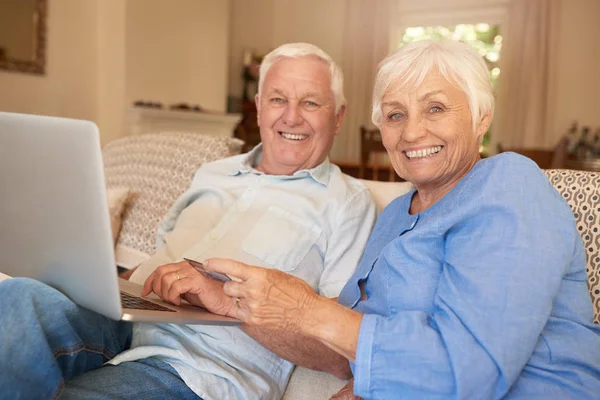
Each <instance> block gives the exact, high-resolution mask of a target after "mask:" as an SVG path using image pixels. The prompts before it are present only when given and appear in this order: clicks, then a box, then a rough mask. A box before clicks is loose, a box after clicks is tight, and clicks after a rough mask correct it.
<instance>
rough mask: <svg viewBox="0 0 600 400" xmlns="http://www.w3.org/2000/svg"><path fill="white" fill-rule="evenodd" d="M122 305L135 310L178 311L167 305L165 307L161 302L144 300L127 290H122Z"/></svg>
mask: <svg viewBox="0 0 600 400" xmlns="http://www.w3.org/2000/svg"><path fill="white" fill-rule="evenodd" d="M121 305H122V306H123V308H132V309H134V310H151V311H169V312H177V311H174V310H171V309H169V308H167V307H163V306H161V305H160V304H156V303H153V302H151V301H148V300H144V299H142V298H141V297H136V296H132V295H130V294H129V293H125V292H121Z"/></svg>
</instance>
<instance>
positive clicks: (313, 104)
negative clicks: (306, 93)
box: [304, 100, 319, 107]
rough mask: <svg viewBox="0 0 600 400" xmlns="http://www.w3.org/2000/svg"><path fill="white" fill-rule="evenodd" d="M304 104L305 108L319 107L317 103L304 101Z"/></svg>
mask: <svg viewBox="0 0 600 400" xmlns="http://www.w3.org/2000/svg"><path fill="white" fill-rule="evenodd" d="M304 104H305V105H306V106H307V107H318V106H319V105H318V104H317V103H315V102H314V101H310V100H307V101H305V102H304Z"/></svg>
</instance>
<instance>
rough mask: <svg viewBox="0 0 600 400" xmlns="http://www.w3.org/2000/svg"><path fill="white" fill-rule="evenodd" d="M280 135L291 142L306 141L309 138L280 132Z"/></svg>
mask: <svg viewBox="0 0 600 400" xmlns="http://www.w3.org/2000/svg"><path fill="white" fill-rule="evenodd" d="M279 134H280V135H281V136H283V137H284V138H286V139H290V140H304V139H306V138H307V137H308V135H294V134H293V133H285V132H279Z"/></svg>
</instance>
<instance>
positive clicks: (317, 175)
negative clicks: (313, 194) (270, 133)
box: [230, 143, 331, 186]
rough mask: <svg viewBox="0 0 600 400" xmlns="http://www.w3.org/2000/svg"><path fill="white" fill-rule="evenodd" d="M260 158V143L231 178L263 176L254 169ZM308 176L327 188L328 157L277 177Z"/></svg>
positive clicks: (329, 175) (297, 177) (328, 177)
mask: <svg viewBox="0 0 600 400" xmlns="http://www.w3.org/2000/svg"><path fill="white" fill-rule="evenodd" d="M261 158H262V143H259V144H258V145H257V146H256V147H254V148H253V149H252V150H250V152H248V154H246V156H245V157H243V158H242V159H241V162H240V164H239V165H238V166H237V167H236V169H235V170H234V171H232V172H231V173H230V175H231V176H236V175H245V174H250V173H255V174H259V175H262V174H264V173H263V172H261V171H258V170H257V169H256V168H254V166H255V165H258V163H259V162H260V160H261ZM307 175H310V176H311V177H312V178H313V179H314V180H315V181H317V182H319V183H320V184H321V185H324V186H327V185H328V184H329V179H330V178H331V162H330V161H329V157H327V158H325V160H324V161H323V162H322V163H321V164H319V165H317V166H316V167H314V168H311V169H301V170H299V171H296V172H294V173H293V174H292V175H278V176H277V177H278V178H281V179H299V178H304V177H305V176H307Z"/></svg>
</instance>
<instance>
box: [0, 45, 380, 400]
mask: <svg viewBox="0 0 600 400" xmlns="http://www.w3.org/2000/svg"><path fill="white" fill-rule="evenodd" d="M342 86H343V78H342V73H341V71H340V69H339V67H338V66H337V65H336V64H335V63H334V62H333V60H332V59H331V58H330V57H329V56H328V55H327V54H326V53H325V52H323V51H322V50H321V49H319V48H317V47H315V46H312V45H308V44H302V43H297V44H288V45H283V46H281V47H279V48H278V49H276V50H274V51H273V52H271V53H270V54H269V55H267V56H266V57H265V60H264V63H263V65H262V67H261V71H260V80H259V93H258V94H257V96H256V105H257V109H258V124H259V126H260V132H261V138H262V144H261V145H259V146H257V147H256V148H254V149H253V150H252V151H251V152H250V153H248V154H243V155H240V156H236V157H231V158H228V159H224V160H220V161H217V162H214V163H210V164H207V165H204V166H202V167H201V168H200V169H199V170H198V171H197V172H196V175H195V177H194V180H193V182H192V184H191V186H190V188H189V189H188V191H187V192H186V193H184V194H183V195H182V196H181V197H180V198H179V199H178V200H177V201H176V202H175V204H174V205H173V207H172V208H171V210H170V211H169V213H168V214H167V216H166V217H165V219H164V220H163V221H162V223H161V224H160V226H159V230H158V239H159V241H162V243H163V246H162V247H160V248H159V250H158V251H157V252H156V254H155V255H154V256H153V257H152V258H150V259H149V260H148V261H146V262H144V263H142V264H141V265H140V266H139V267H138V268H137V269H136V270H135V271H134V272H133V274H132V275H131V277H130V279H131V280H132V281H135V282H138V283H142V284H143V283H146V292H149V291H150V290H154V291H155V292H157V293H159V294H161V293H160V282H163V283H168V284H169V285H173V287H178V288H181V290H180V292H178V293H182V295H181V296H180V295H177V296H176V297H177V298H176V299H174V298H170V300H171V301H174V302H178V301H180V298H181V297H183V298H184V299H185V300H187V301H189V302H190V303H192V304H195V305H202V306H205V307H206V308H208V309H215V308H218V307H219V306H220V305H219V301H222V299H224V298H225V299H228V298H227V297H226V296H223V294H222V285H221V284H219V283H217V282H215V281H212V280H209V279H207V278H204V277H203V276H202V275H200V274H199V273H198V272H197V271H195V270H194V269H193V268H192V267H191V266H190V265H189V264H187V263H186V262H182V261H181V260H182V259H183V257H189V258H195V259H206V258H209V257H219V256H220V257H227V258H232V259H236V260H239V261H243V262H246V263H250V264H253V265H261V266H264V267H267V268H279V269H282V270H285V271H286V272H288V273H291V274H293V275H295V276H297V277H299V278H302V279H304V280H305V281H306V282H307V283H308V284H309V285H311V286H312V288H313V289H314V290H315V291H317V292H319V294H321V295H323V296H327V297H331V298H335V297H337V296H338V294H339V292H340V291H341V289H342V287H343V286H344V284H345V283H346V281H347V279H348V278H349V277H350V276H351V275H352V273H353V271H354V269H355V267H356V266H357V264H358V261H359V258H360V256H361V254H362V251H363V249H364V246H365V244H366V242H367V239H368V236H369V234H370V231H371V228H372V226H373V223H374V221H375V214H376V212H375V206H374V203H373V201H372V199H371V196H370V194H369V192H368V190H367V189H366V187H365V186H364V185H362V184H361V183H360V182H358V181H357V180H355V179H353V178H350V177H348V176H346V175H344V174H342V173H341V172H340V170H339V168H338V167H336V166H334V165H332V164H330V163H329V161H328V159H327V154H328V153H329V151H330V149H331V146H332V143H333V139H334V137H335V135H337V133H338V132H339V129H340V125H341V123H342V120H343V118H344V114H345V112H346V106H345V100H344V96H343V91H342ZM157 277H158V279H157ZM175 281H176V282H175ZM184 292H185V294H183V293H184ZM0 294H1V296H2V298H3V299H11V300H8V301H5V302H3V304H2V305H0V340H1V341H2V343H3V345H2V349H1V350H0V369H2V371H3V374H2V376H0V386H1V387H2V388H3V389H2V394H0V397H1V398H58V397H61V398H63V399H64V398H67V399H70V398H78V399H79V398H86V399H91V398H94V399H105V398H121V399H129V398H131V399H133V398H136V399H137V398H143V399H151V398H157V399H158V398H160V399H162V398H180V399H197V398H203V399H234V398H237V399H276V398H279V397H281V396H282V394H283V391H284V389H285V385H286V383H287V380H288V379H289V376H290V374H291V371H292V368H293V364H292V362H296V363H300V364H302V365H306V366H309V367H312V368H316V369H321V370H327V371H329V372H332V373H334V374H336V375H338V376H345V375H347V374H348V371H349V367H348V363H347V362H346V361H345V360H344V359H343V358H340V357H337V356H332V355H331V354H329V353H328V354H327V357H322V359H321V360H319V357H315V355H314V354H311V353H314V352H311V351H310V349H311V348H312V344H313V343H312V342H310V341H309V340H307V339H305V338H303V337H302V336H299V335H295V334H293V333H291V334H290V333H283V332H277V331H272V330H266V329H258V328H251V327H247V326H243V327H242V328H239V327H218V326H204V325H193V326H192V325H173V324H142V323H139V324H133V325H132V324H130V323H126V322H115V321H111V320H108V319H106V318H104V317H101V316H99V315H97V314H95V313H92V312H90V311H88V310H85V309H82V308H80V307H77V306H76V305H75V304H73V303H72V302H71V301H70V300H69V299H67V298H66V297H65V296H63V295H62V294H61V293H59V292H57V291H56V290H54V289H51V288H49V287H47V286H45V285H43V284H41V283H38V282H35V281H32V280H27V279H13V280H8V281H5V282H3V283H2V284H0ZM162 296H163V297H164V298H168V294H166V293H162ZM17 346H18V347H17ZM332 354H334V353H332ZM282 357H284V358H285V359H287V360H291V361H292V362H290V361H286V360H285V359H284V358H282ZM336 357H337V358H340V359H337V358H336ZM6 396H8V397H6Z"/></svg>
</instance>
